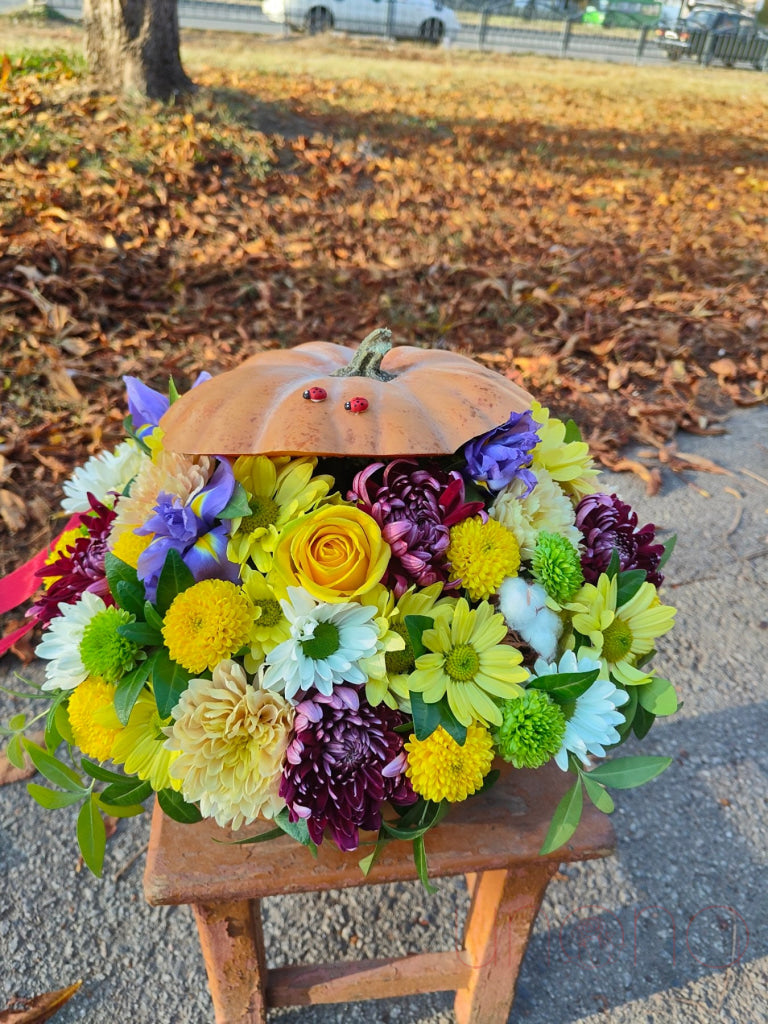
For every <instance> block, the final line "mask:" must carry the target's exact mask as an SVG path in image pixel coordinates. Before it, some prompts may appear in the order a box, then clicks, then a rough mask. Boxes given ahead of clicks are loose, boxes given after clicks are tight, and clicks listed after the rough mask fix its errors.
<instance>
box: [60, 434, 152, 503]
mask: <svg viewBox="0 0 768 1024" xmlns="http://www.w3.org/2000/svg"><path fill="white" fill-rule="evenodd" d="M146 458H147V457H146V455H145V454H144V452H143V451H142V450H141V448H140V447H139V446H138V445H137V444H136V442H135V441H123V443H122V444H119V445H118V446H117V448H115V450H114V451H113V452H99V454H98V455H92V456H91V458H90V459H88V461H87V462H85V463H84V464H83V465H82V466H78V467H77V469H76V470H75V471H74V473H73V474H72V476H71V477H70V478H69V480H67V481H66V482H65V484H64V494H65V497H64V500H63V501H62V503H61V507H62V508H63V509H64V511H65V512H69V513H70V514H72V513H74V512H89V511H90V508H91V506H90V505H89V504H88V494H89V493H90V494H92V495H93V496H94V498H97V499H98V500H99V501H101V502H102V503H104V504H107V505H112V504H113V501H112V500H110V495H111V494H113V493H114V494H122V493H123V491H124V490H125V488H126V487H127V486H128V484H129V483H130V482H131V480H133V478H134V477H135V476H136V474H137V473H138V472H139V470H140V469H141V467H142V465H143V463H144V462H145V461H146Z"/></svg>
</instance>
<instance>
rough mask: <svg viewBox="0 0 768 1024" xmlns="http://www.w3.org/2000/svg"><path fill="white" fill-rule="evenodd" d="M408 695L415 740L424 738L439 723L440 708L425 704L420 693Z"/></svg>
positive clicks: (429, 734) (435, 705)
mask: <svg viewBox="0 0 768 1024" xmlns="http://www.w3.org/2000/svg"><path fill="white" fill-rule="evenodd" d="M409 618H410V616H409ZM409 697H410V699H411V714H412V715H413V731H414V732H415V733H416V739H417V740H425V739H426V738H427V736H431V735H432V733H433V732H434V731H435V729H436V728H437V727H438V725H440V708H439V707H438V705H437V703H435V704H427V702H426V701H425V700H424V698H423V697H422V695H421V694H420V693H415V692H414V691H411V692H410V693H409Z"/></svg>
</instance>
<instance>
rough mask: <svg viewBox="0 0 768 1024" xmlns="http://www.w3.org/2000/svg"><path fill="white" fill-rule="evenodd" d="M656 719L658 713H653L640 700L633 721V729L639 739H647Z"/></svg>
mask: <svg viewBox="0 0 768 1024" xmlns="http://www.w3.org/2000/svg"><path fill="white" fill-rule="evenodd" d="M655 721H656V715H653V714H651V712H650V711H646V710H645V708H644V707H643V706H642V705H641V704H640V703H639V701H638V705H637V710H636V711H635V717H634V720H633V722H632V731H633V732H634V734H635V736H637V738H638V739H639V740H642V739H645V737H646V736H647V735H648V733H649V732H650V731H651V726H652V725H653V723H654V722H655Z"/></svg>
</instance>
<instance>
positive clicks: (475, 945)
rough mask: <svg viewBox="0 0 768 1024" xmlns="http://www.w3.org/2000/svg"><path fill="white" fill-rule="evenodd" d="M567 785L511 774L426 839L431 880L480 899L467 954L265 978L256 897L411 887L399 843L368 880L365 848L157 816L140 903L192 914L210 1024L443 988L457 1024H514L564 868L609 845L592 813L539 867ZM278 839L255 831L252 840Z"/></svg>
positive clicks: (292, 970)
mask: <svg viewBox="0 0 768 1024" xmlns="http://www.w3.org/2000/svg"><path fill="white" fill-rule="evenodd" d="M572 783H573V778H572V776H570V775H565V774H564V773H563V772H560V771H559V770H558V769H557V768H556V767H555V766H554V765H551V766H548V767H547V768H544V769H540V770H539V771H537V772H527V771H513V770H509V771H505V772H504V773H503V774H502V777H501V778H500V779H499V780H498V782H497V783H496V785H494V786H492V787H491V788H490V789H489V790H488V791H487V792H486V793H484V794H482V795H481V796H478V797H475V798H472V799H469V800H467V801H465V802H464V803H461V804H457V805H456V806H455V807H453V808H452V809H451V812H450V814H449V815H448V817H447V818H446V819H444V821H442V822H441V823H440V825H438V826H437V827H436V828H435V829H433V830H432V831H431V832H429V833H428V834H427V836H426V849H427V856H428V860H429V871H430V875H431V877H432V878H434V879H437V878H441V877H444V876H448V875H459V874H466V875H467V883H468V886H469V889H470V892H471V895H472V901H471V906H470V910H469V916H468V919H467V924H466V928H465V933H464V949H463V950H451V951H449V952H444V953H416V954H413V955H411V956H407V957H402V958H387V959H380V960H363V961H353V962H347V961H340V962H337V963H330V964H309V965H296V966H292V967H281V968H278V969H276V970H267V967H266V959H265V952H264V938H263V934H262V925H261V910H260V905H259V901H260V900H261V898H262V897H264V896H277V895H280V894H282V893H292V892H314V891H318V890H324V889H346V888H348V887H353V886H360V885H370V884H375V883H382V882H399V881H411V880H413V879H416V878H417V874H416V869H415V867H414V864H413V855H412V849H411V844H410V843H405V842H392V843H389V844H387V845H386V846H385V847H384V850H383V852H382V854H381V856H380V858H379V860H378V861H377V862H376V864H375V865H374V867H373V868H372V870H371V872H370V873H369V875H368V877H367V878H364V877H363V875H362V873H361V871H360V868H359V867H358V863H357V861H358V859H359V857H360V856H363V855H364V854H365V852H366V848H363V849H362V850H361V851H360V854H359V855H357V856H356V855H355V854H354V853H350V854H343V853H341V852H340V851H339V850H338V849H336V847H335V846H333V845H332V844H331V843H330V842H325V843H323V845H322V846H321V848H320V851H319V857H318V859H317V860H315V859H314V858H313V857H312V855H311V854H310V853H309V851H308V850H306V849H305V848H304V847H302V846H300V845H299V844H297V843H295V842H294V841H293V840H291V839H288V838H287V837H286V838H280V839H276V840H272V841H270V842H267V843H264V844H263V845H262V844H256V845H251V846H231V845H229V846H222V845H219V844H218V843H214V842H212V838H213V837H215V838H218V839H229V838H230V837H231V835H232V833H231V832H228V831H227V830H223V829H220V828H218V826H216V825H215V824H214V823H213V822H211V821H203V822H200V823H199V824H197V825H180V824H178V823H177V822H174V821H172V820H171V819H169V818H167V817H165V815H164V814H163V813H162V812H161V811H160V810H159V808H158V807H157V806H156V807H155V811H154V816H153V819H152V834H151V838H150V842H149V852H148V855H147V866H146V872H145V875H144V892H145V896H146V898H147V901H148V902H149V903H151V904H154V905H156V904H163V903H172V904H180V903H191V904H192V907H193V910H194V913H195V918H196V920H197V927H198V931H199V935H200V945H201V946H202V950H203V956H204V958H205V965H206V970H207V972H208V984H209V987H210V991H211V997H212V999H213V1006H214V1010H215V1019H216V1024H264V1022H266V1019H267V1007H272V1006H297V1005H304V1006H306V1005H308V1004H311V1003H338V1002H346V1001H351V1000H356V999H381V998H384V997H389V996H405V995H414V994H417V993H422V992H438V991H446V990H447V991H454V990H455V991H456V1001H455V1011H456V1019H457V1021H458V1022H459V1024H506V1021H507V1019H508V1017H509V1011H510V1008H511V1006H512V1000H513V998H514V991H515V984H516V981H517V975H518V972H519V970H520V963H521V961H522V958H523V954H524V953H525V950H526V947H527V945H528V939H529V936H530V932H531V928H532V927H533V922H534V920H535V918H536V914H537V912H538V909H539V906H540V905H541V901H542V899H543V897H544V892H545V890H546V888H547V883H548V882H549V880H550V878H551V877H552V876H553V875H554V874H555V872H556V871H557V868H558V864H559V863H560V862H561V861H576V860H587V859H590V858H593V857H605V856H607V855H608V854H609V853H610V852H611V851H612V850H613V847H614V837H613V829H612V828H611V824H610V822H609V820H608V819H607V818H606V816H605V815H604V814H601V813H600V812H599V811H596V810H595V809H594V808H593V807H592V806H591V804H590V805H588V806H585V808H584V815H583V818H582V822H581V824H580V826H579V828H578V830H577V832H576V834H575V835H574V836H573V838H572V840H571V841H570V842H569V843H568V844H567V846H565V847H563V848H561V849H560V850H557V851H556V852H555V853H554V854H550V855H549V856H546V857H541V856H539V853H538V851H539V849H540V848H541V844H542V842H543V840H544V836H545V835H546V832H547V829H548V827H549V822H550V818H551V816H552V813H553V811H554V809H555V807H556V806H557V802H558V800H559V799H560V797H561V796H562V794H563V793H564V792H565V790H566V789H567V788H568V787H569V786H570V785H572ZM270 827H271V823H267V822H264V823H255V824H254V825H252V826H248V828H247V829H245V830H244V834H247V835H253V834H255V833H256V832H257V831H259V829H261V830H262V831H265V830H267V829H268V828H270ZM367 849H370V848H367Z"/></svg>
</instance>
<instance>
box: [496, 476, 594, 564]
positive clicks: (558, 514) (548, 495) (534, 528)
mask: <svg viewBox="0 0 768 1024" xmlns="http://www.w3.org/2000/svg"><path fill="white" fill-rule="evenodd" d="M525 486H526V485H525V483H524V482H523V481H522V480H519V479H517V480H513V481H512V483H511V484H509V485H508V486H507V487H505V488H504V489H503V490H502V491H499V493H498V494H497V495H496V498H495V499H494V502H493V504H492V505H491V507H490V509H489V510H488V513H489V515H490V516H491V517H492V518H493V519H496V520H498V522H500V523H501V524H502V526H506V528H507V529H508V530H511V531H512V533H514V535H515V537H516V538H517V543H518V544H519V545H520V557H521V558H522V559H523V561H530V560H531V559H532V558H533V552H534V550H535V548H536V538H537V537H538V535H539V532H540V531H541V530H546V531H547V532H548V533H559V534H560V535H561V536H562V537H565V538H566V539H567V540H569V541H570V542H571V544H573V545H574V547H578V545H579V542H580V541H581V539H582V538H581V534H580V533H579V531H578V529H577V528H576V526H575V525H574V524H575V521H576V513H575V512H574V508H573V503H572V502H571V499H570V498H569V497H568V495H567V494H566V493H565V492H564V491H563V489H562V487H561V486H560V485H559V484H558V483H557V482H556V481H555V480H553V479H552V477H551V476H550V475H549V473H548V472H547V470H546V469H544V468H543V467H537V469H536V486H535V487H534V488H533V490H532V491H531V493H530V494H529V495H528V496H527V497H523V495H524V494H525Z"/></svg>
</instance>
